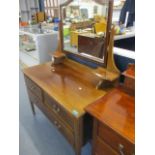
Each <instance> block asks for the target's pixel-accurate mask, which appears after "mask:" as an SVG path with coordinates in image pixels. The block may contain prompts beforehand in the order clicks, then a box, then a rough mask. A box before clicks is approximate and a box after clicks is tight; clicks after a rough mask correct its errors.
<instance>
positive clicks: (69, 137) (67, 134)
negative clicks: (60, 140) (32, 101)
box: [43, 107, 74, 147]
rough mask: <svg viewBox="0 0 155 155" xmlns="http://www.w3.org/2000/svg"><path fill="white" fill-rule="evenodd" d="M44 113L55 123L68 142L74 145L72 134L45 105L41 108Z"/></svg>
mask: <svg viewBox="0 0 155 155" xmlns="http://www.w3.org/2000/svg"><path fill="white" fill-rule="evenodd" d="M43 112H44V114H45V115H46V116H47V117H48V119H49V120H50V121H51V122H52V123H53V124H54V125H55V127H56V128H57V129H58V130H59V131H60V132H61V133H62V135H63V136H64V137H65V138H66V139H67V140H68V142H69V143H70V144H71V145H72V146H73V147H74V135H73V133H72V132H71V131H70V129H68V128H67V127H66V126H65V124H64V123H63V122H62V121H60V120H59V119H58V117H56V116H55V115H53V114H52V113H51V112H50V111H49V109H47V108H46V107H44V108H43Z"/></svg>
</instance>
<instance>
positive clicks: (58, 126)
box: [54, 121, 61, 129]
mask: <svg viewBox="0 0 155 155" xmlns="http://www.w3.org/2000/svg"><path fill="white" fill-rule="evenodd" d="M54 124H55V126H56V127H57V128H58V129H60V128H61V125H60V124H58V122H57V121H54Z"/></svg>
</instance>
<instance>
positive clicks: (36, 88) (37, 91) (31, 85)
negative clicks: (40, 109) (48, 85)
mask: <svg viewBox="0 0 155 155" xmlns="http://www.w3.org/2000/svg"><path fill="white" fill-rule="evenodd" d="M25 81H26V85H27V87H28V89H30V90H31V91H33V93H34V94H35V95H37V96H38V97H39V98H40V99H41V100H42V90H41V89H40V88H39V86H37V85H36V84H35V83H34V82H33V81H32V80H30V79H29V78H27V77H26V76H25Z"/></svg>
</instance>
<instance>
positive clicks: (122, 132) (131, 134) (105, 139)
mask: <svg viewBox="0 0 155 155" xmlns="http://www.w3.org/2000/svg"><path fill="white" fill-rule="evenodd" d="M123 74H124V75H125V83H124V85H123V86H119V87H118V88H115V89H113V90H111V91H110V92H109V93H107V94H106V95H105V96H104V97H102V98H100V99H99V100H97V101H95V102H94V103H92V104H90V105H88V106H87V107H86V109H85V110H86V111H87V112H88V113H89V114H90V115H91V116H92V117H93V122H94V125H93V153H92V154H93V155H134V154H135V153H134V152H135V98H134V95H133V94H134V92H132V93H131V86H133V85H134V80H132V79H134V74H135V73H134V66H129V68H128V69H127V71H125V72H124V73H123ZM131 78H132V79H131ZM128 81H129V82H130V85H128ZM132 88H133V87H132ZM132 91H133V90H132Z"/></svg>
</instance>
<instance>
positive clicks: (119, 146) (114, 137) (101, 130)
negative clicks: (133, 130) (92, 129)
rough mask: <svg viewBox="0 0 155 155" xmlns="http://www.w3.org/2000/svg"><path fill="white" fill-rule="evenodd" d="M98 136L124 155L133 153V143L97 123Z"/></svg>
mask: <svg viewBox="0 0 155 155" xmlns="http://www.w3.org/2000/svg"><path fill="white" fill-rule="evenodd" d="M97 135H98V137H100V138H101V139H102V140H103V141H104V142H105V143H107V144H108V145H110V146H111V147H112V148H113V149H115V150H116V151H117V152H118V153H120V154H121V153H122V154H123V153H124V155H133V154H134V144H132V143H131V142H129V141H128V140H126V139H125V138H123V137H121V136H120V135H119V134H117V133H116V132H114V131H113V130H112V129H110V128H109V127H107V126H105V125H104V124H101V123H99V124H98V133H97Z"/></svg>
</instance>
